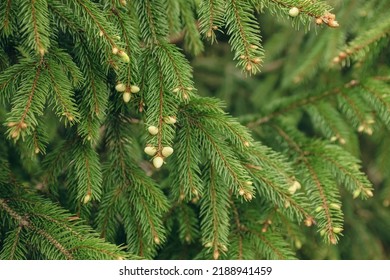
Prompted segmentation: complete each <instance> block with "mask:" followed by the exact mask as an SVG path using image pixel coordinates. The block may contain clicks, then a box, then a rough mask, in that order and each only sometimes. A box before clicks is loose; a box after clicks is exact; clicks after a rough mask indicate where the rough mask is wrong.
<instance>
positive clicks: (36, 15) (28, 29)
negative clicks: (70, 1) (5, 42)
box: [18, 0, 50, 56]
mask: <svg viewBox="0 0 390 280" xmlns="http://www.w3.org/2000/svg"><path fill="white" fill-rule="evenodd" d="M18 17H19V18H20V19H21V22H20V25H21V28H20V32H21V33H22V34H23V35H22V36H23V37H24V40H25V42H26V43H25V44H26V45H27V46H28V47H29V48H30V49H33V50H35V51H36V53H37V54H40V56H44V55H45V53H46V52H47V51H48V49H49V47H50V39H49V36H50V32H49V28H50V26H49V25H50V22H49V12H48V5H47V1H46V0H43V1H37V0H32V1H28V2H27V1H26V2H24V3H23V4H21V3H19V10H18Z"/></svg>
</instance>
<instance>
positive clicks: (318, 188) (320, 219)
mask: <svg viewBox="0 0 390 280" xmlns="http://www.w3.org/2000/svg"><path fill="white" fill-rule="evenodd" d="M275 130H276V131H277V132H278V134H279V135H280V136H281V137H282V138H283V139H284V140H285V141H286V143H287V144H288V145H289V146H290V147H291V148H292V149H294V150H295V151H296V152H297V155H298V158H299V161H301V162H302V164H303V165H304V167H305V171H303V172H305V173H306V175H305V176H304V177H305V184H304V186H305V187H306V188H307V193H308V195H309V197H310V199H311V200H312V205H313V208H315V209H316V210H318V211H316V212H317V213H316V217H315V218H316V220H315V221H316V224H317V226H318V227H319V229H320V231H321V232H322V235H324V237H325V238H326V240H327V241H328V242H330V243H332V244H336V243H337V240H338V236H337V234H339V233H340V231H339V230H338V229H341V221H342V218H341V212H339V211H334V210H333V209H331V206H330V205H331V204H339V203H340V202H339V198H338V191H337V189H336V188H335V187H334V183H333V182H332V181H331V178H330V174H329V173H328V171H327V170H324V169H323V168H322V166H321V163H320V160H318V159H316V158H314V157H311V156H310V155H311V154H312V152H311V149H310V148H308V149H307V151H304V150H303V149H302V148H301V144H299V143H298V142H297V141H296V140H295V139H293V138H292V137H291V136H290V135H289V133H288V132H287V131H286V130H285V129H283V128H281V127H280V126H275ZM308 155H309V156H308ZM336 210H337V209H336ZM313 222H314V221H313V220H312V219H310V218H309V219H306V220H305V224H306V225H307V226H311V225H312V224H313ZM335 229H337V230H335Z"/></svg>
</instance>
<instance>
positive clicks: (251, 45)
mask: <svg viewBox="0 0 390 280" xmlns="http://www.w3.org/2000/svg"><path fill="white" fill-rule="evenodd" d="M225 22H226V26H227V34H228V35H230V39H229V43H230V45H231V48H232V49H233V50H234V51H235V54H234V59H235V60H239V62H238V63H237V64H238V65H239V66H240V67H242V68H243V69H245V70H246V71H247V72H248V73H251V74H256V73H257V72H258V71H259V70H260V65H261V63H262V60H263V53H264V51H263V48H262V46H261V43H260V39H261V38H260V34H259V29H260V28H259V26H258V23H257V21H256V19H255V18H254V15H253V11H252V9H251V8H250V5H249V4H247V3H243V2H241V1H237V0H230V1H227V2H226V15H225Z"/></svg>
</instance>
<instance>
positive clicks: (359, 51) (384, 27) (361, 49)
mask: <svg viewBox="0 0 390 280" xmlns="http://www.w3.org/2000/svg"><path fill="white" fill-rule="evenodd" d="M389 35H390V19H389V18H388V17H379V18H378V19H376V20H375V21H374V22H373V23H372V26H370V27H369V28H368V29H367V30H365V31H364V32H362V33H361V34H359V35H358V36H357V37H356V38H354V39H353V40H352V41H351V42H349V43H348V44H346V46H344V47H343V48H342V50H341V51H340V52H339V54H338V55H337V56H336V57H334V58H333V63H341V64H342V65H344V66H345V65H349V64H350V61H351V60H353V61H360V62H361V63H362V62H366V61H367V55H371V56H372V55H373V52H372V51H371V52H369V50H370V49H373V48H374V49H376V51H375V52H376V53H378V52H379V50H380V49H382V48H385V47H386V46H387V42H388V40H389Z"/></svg>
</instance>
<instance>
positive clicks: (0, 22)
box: [0, 0, 15, 37]
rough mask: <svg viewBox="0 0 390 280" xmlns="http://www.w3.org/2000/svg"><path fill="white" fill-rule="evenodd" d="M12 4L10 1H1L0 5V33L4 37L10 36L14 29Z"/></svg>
mask: <svg viewBox="0 0 390 280" xmlns="http://www.w3.org/2000/svg"><path fill="white" fill-rule="evenodd" d="M13 8H14V2H13V1H12V0H7V1H2V2H1V3H0V27H1V28H0V32H1V33H2V34H4V35H5V36H6V37H8V36H9V35H11V33H12V30H13V29H14V24H15V23H14V22H13V20H12V19H13V18H14V15H13V13H14V11H13Z"/></svg>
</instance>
